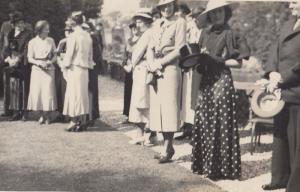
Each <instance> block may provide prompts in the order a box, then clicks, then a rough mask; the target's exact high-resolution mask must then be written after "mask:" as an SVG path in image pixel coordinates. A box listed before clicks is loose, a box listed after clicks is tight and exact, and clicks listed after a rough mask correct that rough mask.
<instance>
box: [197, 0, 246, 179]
mask: <svg viewBox="0 0 300 192" xmlns="http://www.w3.org/2000/svg"><path fill="white" fill-rule="evenodd" d="M202 15H203V16H205V15H207V21H208V22H210V23H211V27H209V28H208V29H206V30H204V31H203V32H202V34H201V38H200V42H199V44H200V48H201V50H202V53H203V54H204V55H206V56H207V59H206V60H204V59H203V60H202V63H203V64H205V66H204V67H203V65H202V66H199V67H198V72H200V73H202V74H203V77H202V81H201V83H200V92H201V94H200V95H199V104H198V106H197V108H196V116H195V125H194V130H193V138H192V139H193V140H192V142H193V156H192V170H193V172H194V173H198V174H201V175H205V176H206V177H208V178H210V179H222V178H226V179H236V178H239V177H240V176H241V157H240V145H239V132H238V126H237V118H236V93H235V89H234V87H233V80H232V76H231V72H230V69H229V67H239V66H240V64H241V62H240V61H241V60H242V59H243V57H244V56H248V55H249V50H248V51H246V52H245V53H241V52H240V51H239V50H238V49H239V45H238V44H237V41H236V37H235V33H234V32H233V31H232V29H231V28H230V27H229V25H228V24H227V21H228V20H229V18H230V17H231V8H230V7H229V4H228V3H226V2H225V1H224V2H223V1H221V2H220V0H218V1H209V2H208V5H207V9H206V11H204V12H203V13H202Z"/></svg>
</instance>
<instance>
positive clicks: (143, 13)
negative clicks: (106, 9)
mask: <svg viewBox="0 0 300 192" xmlns="http://www.w3.org/2000/svg"><path fill="white" fill-rule="evenodd" d="M139 17H141V18H144V19H147V20H150V21H153V18H152V15H151V9H147V8H141V9H139V10H138V12H136V13H135V14H134V15H133V17H132V18H133V19H136V18H139Z"/></svg>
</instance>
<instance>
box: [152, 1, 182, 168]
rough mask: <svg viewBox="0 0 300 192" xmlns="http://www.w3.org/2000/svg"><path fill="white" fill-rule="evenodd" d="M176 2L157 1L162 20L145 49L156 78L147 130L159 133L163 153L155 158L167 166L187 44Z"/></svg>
mask: <svg viewBox="0 0 300 192" xmlns="http://www.w3.org/2000/svg"><path fill="white" fill-rule="evenodd" d="M176 8H177V3H176V1H175V0H160V1H159V3H158V9H159V10H160V12H161V14H162V18H161V19H159V20H157V21H156V22H155V25H153V28H152V29H153V33H152V37H151V40H150V43H149V46H148V51H147V61H148V64H149V66H150V70H151V71H152V72H153V73H155V74H157V79H156V83H155V84H154V85H152V86H151V87H150V129H151V130H152V131H157V132H161V133H162V134H163V138H164V153H163V154H161V155H159V156H155V158H157V159H159V163H167V162H170V161H171V159H172V157H173V155H174V153H175V150H174V148H173V137H174V133H175V132H177V131H178V129H179V126H180V99H181V98H180V95H181V69H180V67H179V59H178V58H179V55H180V54H179V50H180V48H181V47H183V46H184V45H185V43H186V22H185V20H184V19H183V18H182V17H178V16H176V15H175V12H176Z"/></svg>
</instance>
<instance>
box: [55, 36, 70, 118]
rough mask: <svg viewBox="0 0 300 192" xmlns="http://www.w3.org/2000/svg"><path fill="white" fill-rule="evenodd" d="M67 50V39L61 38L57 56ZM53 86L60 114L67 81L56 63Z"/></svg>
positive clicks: (61, 55)
mask: <svg viewBox="0 0 300 192" xmlns="http://www.w3.org/2000/svg"><path fill="white" fill-rule="evenodd" d="M66 50H67V41H66V39H62V40H61V41H60V42H59V44H58V47H57V56H59V57H63V54H65V53H66ZM55 86H56V95H57V109H58V112H59V113H60V114H62V113H63V109H64V101H65V93H66V87H67V81H66V80H65V78H64V76H63V73H62V71H61V69H60V67H59V66H58V65H55Z"/></svg>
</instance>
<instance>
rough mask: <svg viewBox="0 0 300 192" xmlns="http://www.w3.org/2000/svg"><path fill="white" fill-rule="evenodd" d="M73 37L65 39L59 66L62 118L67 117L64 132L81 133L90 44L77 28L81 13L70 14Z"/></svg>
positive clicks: (90, 61)
mask: <svg viewBox="0 0 300 192" xmlns="http://www.w3.org/2000/svg"><path fill="white" fill-rule="evenodd" d="M71 19H72V21H73V23H72V28H73V33H72V34H70V36H69V37H68V38H67V50H66V54H65V56H64V58H63V63H62V66H63V67H64V68H65V69H67V70H66V81H67V88H66V93H65V102H64V109H63V114H64V115H67V116H69V117H71V122H70V125H69V127H68V128H67V129H66V131H82V130H83V129H84V128H85V123H86V116H87V115H88V114H89V112H90V106H89V90H88V83H89V69H92V68H93V67H94V65H95V63H94V62H93V44H92V38H91V36H90V34H89V33H88V32H86V31H84V30H83V29H82V27H81V25H82V24H83V22H84V17H83V15H82V13H81V12H73V13H72V16H71Z"/></svg>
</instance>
